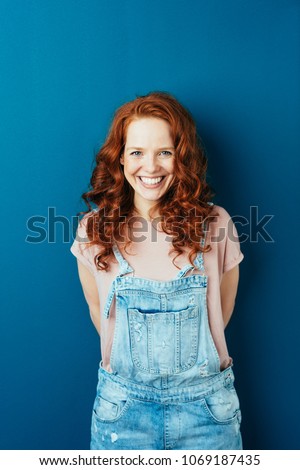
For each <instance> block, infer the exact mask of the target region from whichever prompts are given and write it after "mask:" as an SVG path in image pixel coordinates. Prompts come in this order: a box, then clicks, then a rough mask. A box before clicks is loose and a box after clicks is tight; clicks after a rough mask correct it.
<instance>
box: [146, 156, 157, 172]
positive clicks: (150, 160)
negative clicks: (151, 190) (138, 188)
mask: <svg viewBox="0 0 300 470" xmlns="http://www.w3.org/2000/svg"><path fill="white" fill-rule="evenodd" d="M158 167H159V164H158V160H157V158H156V156H155V155H152V154H146V155H145V158H144V162H143V168H144V169H145V170H146V171H147V172H148V173H155V172H156V171H157V169H158Z"/></svg>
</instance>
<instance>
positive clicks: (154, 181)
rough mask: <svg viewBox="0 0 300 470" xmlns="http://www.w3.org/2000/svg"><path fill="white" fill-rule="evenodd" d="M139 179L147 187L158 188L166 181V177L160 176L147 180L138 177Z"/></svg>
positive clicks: (143, 177)
mask: <svg viewBox="0 0 300 470" xmlns="http://www.w3.org/2000/svg"><path fill="white" fill-rule="evenodd" d="M138 178H139V180H140V181H142V183H144V184H145V185H147V186H156V185H157V184H159V183H160V182H161V181H162V180H163V179H164V176H158V177H157V178H146V177H145V176H138Z"/></svg>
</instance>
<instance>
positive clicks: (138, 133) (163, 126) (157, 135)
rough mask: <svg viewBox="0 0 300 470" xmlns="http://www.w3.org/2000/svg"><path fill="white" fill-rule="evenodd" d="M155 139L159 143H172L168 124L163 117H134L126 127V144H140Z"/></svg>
mask: <svg viewBox="0 0 300 470" xmlns="http://www.w3.org/2000/svg"><path fill="white" fill-rule="evenodd" d="M150 141H155V142H156V143H157V144H161V145H171V144H172V145H173V141H172V136H171V127H170V124H169V123H168V122H167V121H165V120H164V119H159V118H152V117H143V118H138V119H134V120H133V121H132V122H131V123H130V124H129V125H128V128H127V134H126V144H127V145H129V144H132V145H136V146H138V145H139V146H142V143H143V142H144V143H147V142H150Z"/></svg>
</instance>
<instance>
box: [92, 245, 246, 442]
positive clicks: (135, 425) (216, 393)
mask: <svg viewBox="0 0 300 470" xmlns="http://www.w3.org/2000/svg"><path fill="white" fill-rule="evenodd" d="M202 246H204V240H202ZM113 251H114V254H115V256H116V259H117V260H118V262H119V265H120V271H119V275H118V276H117V277H116V278H115V279H114V281H113V283H112V286H111V289H110V292H109V295H108V298H107V301H106V304H105V309H104V317H106V318H108V316H109V310H110V306H111V302H112V300H113V297H114V295H115V298H116V324H115V332H114V339H113V345H112V352H111V359H110V366H111V370H112V372H108V371H106V370H105V369H104V368H103V367H102V361H101V362H100V365H99V370H98V384H97V395H96V398H95V401H94V406H93V415H92V424H91V445H90V448H91V449H133V450H135V449H158V450H159V449H214V450H216V449H242V439H241V433H240V422H241V412H240V406H239V399H238V396H237V394H236V390H235V387H234V375H233V371H232V367H231V366H230V367H228V368H227V369H225V370H224V371H222V372H220V361H219V355H218V352H217V350H216V347H215V344H214V341H213V338H212V336H211V332H210V328H209V323H208V316H207V304H206V291H207V276H205V274H204V263H203V254H202V253H201V252H199V253H198V255H197V258H196V260H195V265H196V266H197V269H199V271H200V272H203V274H194V275H193V274H191V275H189V276H185V274H186V273H187V272H188V271H189V270H191V269H193V266H192V265H191V264H188V265H186V266H185V267H184V268H182V269H181V270H180V272H179V273H178V274H177V276H176V277H175V279H173V280H171V281H163V282H162V281H155V280H149V279H144V278H139V277H131V276H125V275H126V274H127V273H133V269H132V267H131V266H130V265H129V264H128V262H127V261H126V260H125V259H124V258H123V256H122V254H121V253H120V251H119V249H118V247H117V246H116V245H114V247H113ZM103 321H105V319H103Z"/></svg>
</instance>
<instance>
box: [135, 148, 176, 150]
mask: <svg viewBox="0 0 300 470" xmlns="http://www.w3.org/2000/svg"><path fill="white" fill-rule="evenodd" d="M133 149H134V150H144V149H143V147H128V148H127V150H133ZM170 149H172V150H175V147H160V148H158V149H157V150H170Z"/></svg>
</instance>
